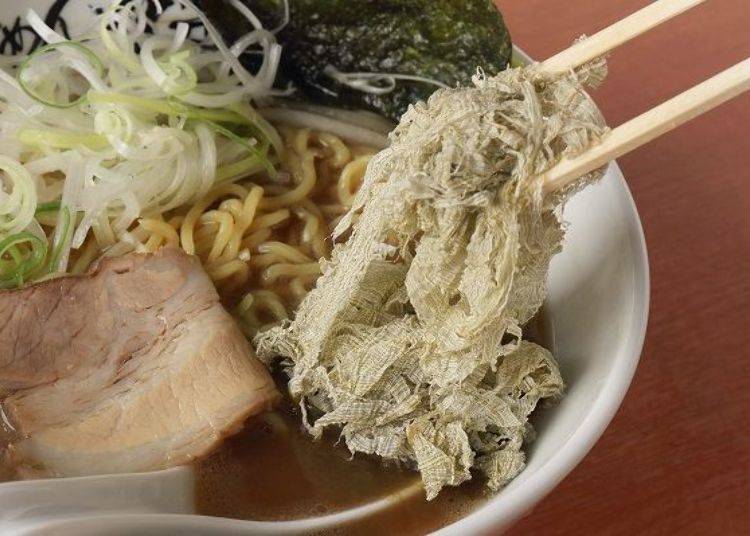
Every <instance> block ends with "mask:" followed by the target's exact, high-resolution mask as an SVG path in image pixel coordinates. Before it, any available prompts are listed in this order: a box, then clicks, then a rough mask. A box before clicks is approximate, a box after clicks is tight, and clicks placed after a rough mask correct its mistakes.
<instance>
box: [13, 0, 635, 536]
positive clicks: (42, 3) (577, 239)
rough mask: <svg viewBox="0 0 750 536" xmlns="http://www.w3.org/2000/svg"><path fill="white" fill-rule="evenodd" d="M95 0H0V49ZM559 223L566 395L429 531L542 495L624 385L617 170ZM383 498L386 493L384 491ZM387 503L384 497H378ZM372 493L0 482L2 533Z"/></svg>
mask: <svg viewBox="0 0 750 536" xmlns="http://www.w3.org/2000/svg"><path fill="white" fill-rule="evenodd" d="M106 4H107V2H106V1H101V0H98V1H97V0H94V1H91V0H69V1H66V0H57V1H52V0H30V1H26V2H24V1H16V2H10V1H3V2H2V3H0V24H2V25H3V27H4V28H5V34H4V35H5V37H4V40H3V41H2V45H1V46H0V51H2V52H3V53H6V54H7V53H11V52H22V51H24V50H28V47H30V46H31V45H32V43H33V40H34V39H33V34H32V32H31V31H30V30H28V29H24V27H23V23H20V24H19V20H18V17H19V16H22V15H23V13H25V11H26V9H27V8H29V7H33V8H34V9H35V10H36V11H37V12H38V13H40V14H41V15H43V16H44V15H48V17H49V20H48V22H53V23H54V22H55V21H56V23H57V25H58V26H57V28H58V29H60V28H61V26H60V24H61V23H60V19H61V18H62V19H64V21H65V23H66V25H67V28H68V29H69V30H70V31H71V33H73V34H74V35H75V33H76V31H77V30H79V29H82V28H85V27H86V26H88V24H90V22H91V13H92V10H93V9H94V8H96V7H97V5H106ZM565 218H566V220H567V221H568V222H570V229H569V232H568V235H567V238H566V242H565V249H564V251H563V252H562V253H561V254H560V255H558V256H557V257H556V258H555V259H554V261H553V263H552V267H551V271H550V276H549V299H548V302H547V306H546V310H547V314H548V317H549V321H550V324H551V328H552V333H553V344H554V348H553V352H554V354H555V355H556V356H557V357H558V359H559V361H560V365H561V369H562V373H563V376H564V378H565V380H566V382H567V385H568V389H567V394H566V396H565V397H564V398H563V400H562V401H561V402H560V403H559V404H558V405H557V406H555V407H554V408H552V409H549V410H547V411H545V412H543V414H542V415H541V418H539V419H537V420H536V423H537V430H538V438H537V440H536V441H535V442H534V443H533V444H531V445H530V446H528V450H527V452H528V454H529V458H528V466H527V467H526V469H525V470H524V471H523V472H522V473H521V474H520V475H519V476H518V477H517V478H516V479H515V480H514V481H513V482H511V484H510V485H508V486H507V487H506V488H505V489H504V490H502V491H501V492H500V493H499V494H497V496H496V497H494V498H493V499H491V500H490V501H488V502H487V503H486V504H485V505H484V506H482V507H481V508H480V509H478V510H477V511H475V512H473V513H472V514H471V515H469V516H468V517H466V518H464V519H462V520H461V521H459V522H457V523H455V524H453V525H451V526H449V527H446V528H444V529H442V530H441V531H440V534H459V533H460V534H467V533H477V532H486V531H489V530H493V531H497V530H500V529H502V528H505V527H507V526H509V525H510V524H511V523H512V522H513V521H515V520H516V519H518V518H519V517H520V516H522V515H524V514H526V513H527V512H529V511H530V509H531V508H532V507H533V506H534V505H535V504H536V503H537V502H538V501H539V500H541V499H542V497H544V496H545V495H546V494H547V493H549V492H550V491H551V490H552V488H553V487H554V486H555V485H556V484H557V483H559V482H560V480H562V479H563V477H565V475H567V474H568V473H569V472H570V471H571V470H572V469H573V467H575V465H576V464H577V463H578V462H579V461H580V460H581V459H582V458H583V456H585V455H586V453H587V452H588V451H589V450H590V449H591V447H592V446H593V445H594V443H595V442H596V440H597V439H598V438H599V436H600V435H601V434H602V432H603V431H604V429H605V427H606V426H607V424H608V423H609V422H610V420H611V419H612V417H613V416H614V414H615V411H616V410H617V408H618V407H619V405H620V403H621V401H622V399H623V397H624V395H625V392H626V390H627V388H628V386H629V385H630V381H631V379H632V377H633V373H634V371H635V368H636V365H637V363H638V359H639V356H640V352H641V348H642V344H643V338H644V334H645V330H646V321H647V317H648V301H649V280H648V261H647V257H646V246H645V242H644V237H643V231H642V228H641V224H640V221H639V219H638V213H637V212H636V208H635V205H634V203H633V199H632V197H631V195H630V192H629V191H628V188H627V186H626V184H625V180H624V178H623V176H622V173H621V172H620V170H619V168H618V167H617V166H616V165H614V164H613V165H611V166H610V167H609V170H608V172H607V175H606V177H605V178H604V180H603V181H602V182H601V183H599V184H597V185H595V186H593V187H590V188H588V189H587V190H585V191H584V192H582V193H581V194H579V195H577V196H576V197H575V198H574V199H573V200H572V201H571V202H570V203H569V204H568V206H567V207H566V209H565ZM389 500H390V501H392V500H394V499H393V498H391V499H389ZM387 502H388V501H385V503H387ZM383 504H384V502H383V501H381V502H377V503H373V504H370V505H363V506H362V507H360V508H357V509H352V510H348V511H346V512H342V513H340V514H336V515H331V516H326V517H325V518H316V519H307V520H299V521H293V522H285V523H256V522H250V521H237V520H228V519H220V518H210V517H203V516H195V515H190V514H191V513H192V511H193V503H192V474H191V470H190V469H189V468H178V469H173V470H170V471H163V472H159V473H151V474H146V475H119V476H103V477H87V478H79V479H67V480H57V481H30V482H20V483H9V484H2V485H0V532H1V533H2V534H24V535H31V534H35V535H41V534H55V535H61V534H70V535H73V534H75V535H85V534H97V535H102V534H123V533H130V534H132V533H138V534H164V533H174V534H177V533H179V534H183V535H187V534H196V535H197V534H217V535H219V534H221V535H224V534H261V533H262V534H269V533H275V534H289V533H299V532H305V531H310V530H313V529H320V528H323V527H330V526H331V525H336V524H339V523H341V522H342V521H344V520H345V519H352V518H356V517H358V516H360V515H363V514H364V513H365V512H366V511H368V510H373V509H377V508H379V507H382V506H383Z"/></svg>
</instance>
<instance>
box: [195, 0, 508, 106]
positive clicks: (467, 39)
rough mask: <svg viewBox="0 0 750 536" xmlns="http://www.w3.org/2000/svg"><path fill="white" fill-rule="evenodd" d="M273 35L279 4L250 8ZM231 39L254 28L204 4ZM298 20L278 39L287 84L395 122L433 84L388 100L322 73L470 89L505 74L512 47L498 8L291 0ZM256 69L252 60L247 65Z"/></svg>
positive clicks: (400, 90) (268, 0)
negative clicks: (481, 78) (481, 79)
mask: <svg viewBox="0 0 750 536" xmlns="http://www.w3.org/2000/svg"><path fill="white" fill-rule="evenodd" d="M243 1H244V2H245V3H246V4H247V5H248V6H249V7H250V8H251V9H252V10H253V11H254V12H255V13H256V15H258V16H259V18H260V19H261V20H262V21H263V22H264V24H265V25H266V27H269V28H273V27H274V26H276V25H278V23H279V22H280V20H281V3H280V2H279V1H278V0H243ZM202 3H203V7H204V9H205V10H206V14H207V15H208V16H209V17H211V19H212V20H213V21H214V23H215V24H216V25H217V27H218V28H219V29H220V31H221V32H222V33H223V34H224V36H225V38H227V39H228V40H230V41H233V40H235V39H237V38H238V37H240V36H242V35H243V34H244V33H246V32H247V31H249V29H250V28H249V26H248V25H247V23H246V21H244V19H242V17H240V16H238V14H237V13H236V11H234V10H233V8H231V7H230V6H228V5H227V4H226V3H225V2H223V1H222V0H203V2H202ZM290 9H291V20H290V22H289V24H288V25H287V27H286V28H284V30H282V31H281V32H280V33H279V35H278V38H279V41H280V43H281V44H282V45H283V46H284V52H283V54H282V65H281V70H282V73H281V75H282V76H281V77H280V80H281V81H282V83H285V82H286V81H290V80H291V81H292V82H294V84H295V86H296V87H297V88H298V89H299V90H300V91H301V92H302V96H303V97H306V98H308V99H309V100H312V101H314V102H319V103H323V104H328V105H337V106H346V107H352V108H364V109H369V110H372V111H375V112H378V113H380V114H382V115H384V116H385V117H389V118H391V119H393V120H398V118H399V117H400V116H401V115H402V114H403V113H404V112H405V111H406V109H407V108H408V106H409V104H411V103H414V102H417V101H419V100H424V99H426V98H427V97H429V96H430V94H432V92H433V91H435V89H436V87H435V86H434V85H432V84H426V83H423V82H411V81H404V80H399V81H397V84H396V89H395V90H393V91H392V92H390V93H387V94H384V95H376V94H370V93H365V92H361V91H357V90H354V89H351V88H348V87H346V86H343V85H341V84H339V83H338V82H336V81H335V80H333V79H332V78H330V76H329V75H328V74H325V73H324V72H323V71H324V69H325V68H326V66H327V65H331V66H333V67H335V68H336V69H338V70H339V71H341V72H373V73H378V72H386V73H399V74H409V75H418V76H422V77H427V78H431V79H435V80H439V81H441V82H443V83H445V84H447V85H449V86H455V85H465V84H468V83H469V82H470V80H471V77H472V76H473V75H474V74H475V73H476V71H477V68H481V69H483V70H484V72H485V73H487V74H488V75H493V74H496V73H497V72H499V71H501V70H503V69H505V68H506V67H507V65H508V63H509V61H510V58H511V53H512V45H511V39H510V34H509V32H508V30H507V28H506V26H505V23H504V21H503V17H502V15H501V14H500V12H499V11H498V10H497V8H496V7H495V5H494V2H492V1H491V0H290ZM245 61H246V62H248V64H249V65H250V67H251V68H252V55H248V56H247V58H245Z"/></svg>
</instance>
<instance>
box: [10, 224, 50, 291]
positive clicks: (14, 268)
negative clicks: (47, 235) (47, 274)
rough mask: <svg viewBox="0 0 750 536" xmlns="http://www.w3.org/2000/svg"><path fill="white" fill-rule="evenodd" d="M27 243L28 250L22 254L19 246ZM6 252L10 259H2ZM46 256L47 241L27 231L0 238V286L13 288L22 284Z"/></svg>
mask: <svg viewBox="0 0 750 536" xmlns="http://www.w3.org/2000/svg"><path fill="white" fill-rule="evenodd" d="M24 243H27V244H28V252H27V254H26V255H24V254H23V253H22V252H21V251H20V248H19V246H20V245H22V244H24ZM6 254H9V255H10V256H11V257H12V260H11V261H8V260H5V259H3V257H5V255H6ZM46 256H47V242H46V241H45V240H43V239H42V238H39V237H38V236H36V235H34V234H31V233H29V232H26V231H23V232H21V233H16V234H12V235H10V236H7V237H6V238H4V239H3V240H0V259H3V260H2V262H1V263H0V287H1V288H13V287H19V286H21V285H23V283H24V281H26V280H27V279H28V277H29V276H30V275H31V274H32V273H33V272H34V271H35V270H37V269H38V268H39V267H41V266H42V264H44V259H45V257H46Z"/></svg>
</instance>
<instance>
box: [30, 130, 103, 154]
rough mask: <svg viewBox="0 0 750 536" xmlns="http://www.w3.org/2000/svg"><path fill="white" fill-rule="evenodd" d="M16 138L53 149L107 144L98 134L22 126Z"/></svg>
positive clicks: (99, 146) (97, 146)
mask: <svg viewBox="0 0 750 536" xmlns="http://www.w3.org/2000/svg"><path fill="white" fill-rule="evenodd" d="M18 140H19V141H20V142H21V143H24V144H26V145H34V146H47V147H52V148H55V149H75V148H76V147H80V146H81V145H83V146H85V147H88V148H89V149H93V150H99V149H104V148H106V147H107V146H108V143H107V139H106V138H105V137H104V136H100V135H99V134H79V133H77V132H66V131H59V130H52V129H48V130H39V129H35V128H24V129H22V130H20V131H19V132H18Z"/></svg>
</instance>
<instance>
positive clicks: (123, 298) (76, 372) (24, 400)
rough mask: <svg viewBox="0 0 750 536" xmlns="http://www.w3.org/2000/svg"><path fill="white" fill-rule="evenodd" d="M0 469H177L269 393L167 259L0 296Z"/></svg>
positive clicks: (190, 279) (220, 317) (108, 265)
mask: <svg viewBox="0 0 750 536" xmlns="http://www.w3.org/2000/svg"><path fill="white" fill-rule="evenodd" d="M0 319H2V320H0V322H1V323H2V324H1V328H0V397H2V409H3V411H4V418H5V420H6V421H7V422H8V423H9V424H10V425H11V426H12V428H13V429H14V432H13V435H14V439H13V440H12V442H11V445H10V446H9V447H8V449H7V454H6V455H7V457H8V458H9V459H10V460H11V461H12V463H15V464H18V466H19V467H25V468H32V467H33V468H40V469H42V470H43V471H44V472H46V473H48V474H56V475H65V476H70V475H87V474H97V473H110V472H134V471H147V470H152V469H160V468H166V467H171V466H175V465H180V464H184V463H187V462H190V461H191V460H193V459H195V458H196V457H199V456H202V455H204V454H206V453H207V452H209V451H210V450H211V449H212V448H213V447H214V446H216V445H217V443H218V442H220V441H221V439H222V438H223V437H225V436H226V435H229V434H231V433H233V432H234V431H236V430H237V429H238V428H239V427H240V426H241V424H242V422H243V421H244V420H245V419H246V418H247V417H249V416H251V415H254V414H257V413H260V412H263V411H265V410H266V409H268V408H269V407H270V406H271V405H272V404H273V403H274V402H275V401H276V400H277V397H278V392H277V390H276V388H275V386H274V383H273V381H272V379H271V377H270V375H269V374H268V372H267V370H266V369H265V367H264V366H263V365H262V364H261V363H260V362H259V361H258V360H257V359H256V358H255V355H254V353H253V351H252V349H251V348H250V346H249V344H248V343H247V341H246V339H245V337H244V336H243V335H242V333H241V332H240V330H239V329H238V327H237V326H236V325H235V322H234V320H233V319H232V318H231V317H230V315H229V314H228V313H227V312H226V311H225V310H224V308H223V307H222V306H221V304H220V303H219V297H218V295H217V294H216V290H215V289H214V287H213V284H212V283H211V281H210V280H209V278H208V277H207V275H206V274H205V272H204V271H203V269H202V267H201V266H200V263H199V262H198V260H197V259H196V258H194V257H190V256H188V255H186V254H185V253H183V252H182V251H179V250H176V249H164V250H162V251H160V252H159V253H156V254H153V255H140V254H131V255H128V256H125V257H121V258H117V259H106V260H104V261H103V262H102V263H100V264H99V265H98V266H97V267H95V268H94V269H93V271H92V272H91V273H89V274H87V275H85V276H80V277H66V278H61V279H56V280H51V281H47V282H44V283H40V284H37V285H34V286H31V287H28V288H24V289H20V290H16V291H8V292H3V293H0Z"/></svg>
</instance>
